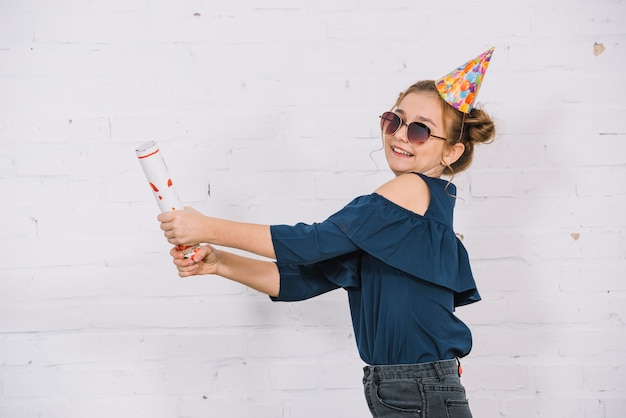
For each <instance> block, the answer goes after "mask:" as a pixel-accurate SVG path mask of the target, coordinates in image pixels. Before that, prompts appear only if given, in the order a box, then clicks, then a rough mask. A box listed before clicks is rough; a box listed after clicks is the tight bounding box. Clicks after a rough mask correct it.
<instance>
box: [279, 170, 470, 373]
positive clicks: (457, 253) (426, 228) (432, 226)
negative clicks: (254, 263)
mask: <svg viewBox="0 0 626 418" xmlns="http://www.w3.org/2000/svg"><path fill="white" fill-rule="evenodd" d="M419 176H420V177H421V178H422V179H424V181H425V182H426V184H427V185H428V187H429V189H430V194H431V197H430V204H429V207H428V210H427V211H426V213H425V214H424V215H423V216H421V215H418V214H416V213H414V212H411V211H409V210H407V209H405V208H403V207H401V206H399V205H397V204H395V203H393V202H391V201H389V200H387V199H386V198H384V197H382V196H381V195H379V194H376V193H373V194H370V195H366V196H360V197H357V198H356V199H354V200H353V201H352V202H350V203H349V204H348V205H346V206H345V207H344V208H343V209H341V210H340V211H339V212H337V213H335V214H334V215H332V216H331V217H330V218H328V219H327V220H326V221H324V222H321V223H314V224H311V225H307V224H302V223H300V224H297V225H294V226H287V225H273V226H271V235H272V241H273V244H274V250H275V253H276V264H277V266H278V269H279V272H280V294H279V295H278V297H276V298H272V299H273V300H277V301H297V300H303V299H308V298H311V297H314V296H317V295H320V294H322V293H325V292H328V291H330V290H333V289H337V288H340V287H342V288H344V289H346V290H347V292H348V298H349V302H350V311H351V314H352V325H353V327H354V332H355V337H356V342H357V345H358V349H359V354H360V356H361V358H362V359H363V361H364V362H366V363H368V364H371V365H378V364H413V363H424V362H431V361H437V360H448V359H452V358H455V357H463V356H465V355H467V354H468V353H469V351H470V349H471V346H472V336H471V333H470V330H469V328H468V327H467V326H466V325H465V324H464V323H463V322H462V321H461V320H459V319H458V318H457V317H456V316H455V315H454V309H455V307H457V306H461V305H466V304H470V303H473V302H477V301H479V300H480V295H479V294H478V290H477V289H476V283H475V282H474V278H473V276H472V271H471V268H470V264H469V259H468V255H467V252H466V251H465V248H464V247H463V244H462V243H461V242H460V241H459V240H458V238H457V237H456V235H455V233H454V231H453V229H452V216H453V210H454V203H455V198H454V197H453V196H454V194H455V193H456V187H455V186H454V185H453V184H451V183H448V182H447V181H445V180H441V179H435V178H431V177H427V176H424V175H422V174H419Z"/></svg>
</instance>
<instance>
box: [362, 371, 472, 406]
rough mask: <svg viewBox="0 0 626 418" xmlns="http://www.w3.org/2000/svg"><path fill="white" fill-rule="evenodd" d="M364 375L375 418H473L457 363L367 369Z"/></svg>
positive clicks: (368, 402) (366, 397)
mask: <svg viewBox="0 0 626 418" xmlns="http://www.w3.org/2000/svg"><path fill="white" fill-rule="evenodd" d="M363 372H364V376H363V386H364V389H365V399H366V400H367V405H368V406H369V409H370V411H371V413H372V417H375V418H406V417H419V418H471V417H472V414H471V412H470V409H469V405H468V403H467V398H466V397H465V388H464V387H463V385H462V384H461V379H460V376H459V367H458V364H457V361H456V360H443V361H437V362H434V363H420V364H406V365H405V364H400V365H392V366H366V367H364V368H363Z"/></svg>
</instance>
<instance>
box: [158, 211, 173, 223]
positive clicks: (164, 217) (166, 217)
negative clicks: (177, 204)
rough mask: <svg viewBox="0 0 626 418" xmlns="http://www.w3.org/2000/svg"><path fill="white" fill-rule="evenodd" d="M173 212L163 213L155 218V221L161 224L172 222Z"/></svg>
mask: <svg viewBox="0 0 626 418" xmlns="http://www.w3.org/2000/svg"><path fill="white" fill-rule="evenodd" d="M174 216H175V215H174V211H169V212H163V213H160V214H159V216H157V220H158V221H159V222H161V223H163V222H172V221H173V220H174Z"/></svg>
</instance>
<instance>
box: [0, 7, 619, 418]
mask: <svg viewBox="0 0 626 418" xmlns="http://www.w3.org/2000/svg"><path fill="white" fill-rule="evenodd" d="M596 44H598V45H596ZM600 44H601V45H600ZM594 45H595V53H594ZM491 46H495V47H496V51H495V53H494V55H493V59H492V61H491V64H490V67H489V70H488V72H487V75H486V77H485V82H484V84H483V87H482V89H481V92H480V95H479V101H480V102H481V104H482V106H483V108H484V109H486V110H487V111H488V112H490V113H491V114H492V115H493V116H494V117H495V118H496V119H497V121H498V128H499V134H498V138H497V140H496V141H495V142H494V143H493V144H491V145H487V146H481V147H479V148H478V149H477V152H476V158H475V162H474V165H473V166H472V168H470V171H468V172H467V173H466V174H463V175H459V176H457V178H456V179H455V182H456V183H457V186H458V187H459V195H460V197H462V200H460V201H459V202H458V204H457V211H456V219H455V227H456V230H457V232H458V233H459V234H461V235H462V236H463V240H464V243H465V245H466V246H467V248H468V251H469V253H470V257H471V259H472V262H473V267H474V272H475V276H476V279H477V281H478V283H479V286H480V290H481V293H482V296H483V301H482V302H481V303H478V304H474V305H471V306H469V307H465V308H460V309H459V310H458V313H459V315H460V316H461V317H462V318H463V319H464V320H465V321H466V322H467V323H468V324H469V325H470V326H471V328H472V330H473V333H474V349H473V351H472V353H471V354H470V356H469V357H467V358H466V359H465V360H464V361H463V366H464V371H465V373H464V376H463V381H464V383H465V385H466V387H467V389H468V396H469V398H470V402H471V406H472V408H473V412H474V416H476V417H481V418H482V417H519V418H529V417H542V418H543V417H549V418H556V417H567V418H581V417H610V418H618V417H623V416H625V411H626V326H625V324H624V321H625V320H626V273H625V272H624V271H625V270H626V260H625V255H626V237H625V232H626V228H625V219H626V216H625V213H626V185H625V182H624V180H626V176H625V174H626V88H625V80H626V2H625V1H623V0H599V1H582V0H574V1H573V0H552V1H545V0H541V1H540V0H520V1H515V2H509V1H498V0H478V1H474V2H461V1H453V2H435V1H430V2H425V1H415V0H387V1H373V0H361V1H359V0H332V1H331V0H317V1H314V2H313V1H286V0H282V1H281V0H268V1H252V0H247V1H243V0H242V1H222V2H217V1H212V2H209V1H204V2H202V1H190V0H189V1H166V0H91V1H89V0H46V1H43V0H40V1H37V0H31V1H24V0H0V221H1V228H0V417H1V418H35V417H37V418H100V417H102V418H112V417H118V418H119V417H121V418H126V417H129V418H130V417H132V418H140V417H146V418H162V417H163V418H165V417H167V418H195V417H220V418H221V417H261V418H265V417H267V418H274V417H284V418H292V417H293V418H296V417H298V418H309V417H310V418H312V417H365V416H367V415H368V412H367V409H366V406H365V402H364V400H363V396H362V388H361V367H362V362H361V360H360V359H359V358H358V355H357V352H356V348H355V344H354V337H353V334H352V330H351V323H350V319H349V312H348V307H347V300H346V295H345V292H343V291H341V290H340V291H335V292H331V293H330V294H327V295H324V296H322V297H319V298H316V299H313V300H310V301H306V302H302V303H294V304H286V303H272V302H270V301H269V300H268V299H267V297H265V296H263V295H260V294H256V293H254V292H253V291H250V290H247V289H244V288H242V287H241V286H239V285H237V284H233V283H229V282H228V281H226V280H224V279H220V278H217V277H203V278H194V279H188V280H181V279H179V278H178V277H177V275H176V271H175V269H174V267H173V265H172V264H171V261H170V258H169V255H168V251H169V245H168V244H167V243H166V242H165V240H164V238H163V237H162V235H161V232H160V230H159V228H158V223H157V222H156V216H157V214H158V209H157V205H156V203H155V201H154V198H153V197H152V193H151V190H150V189H149V188H148V186H147V184H146V182H145V179H144V177H143V173H142V172H141V169H140V166H139V164H138V163H137V161H136V158H135V155H134V149H135V147H136V146H137V145H139V144H141V143H142V142H144V141H148V140H156V141H158V142H159V144H160V145H161V150H162V152H163V154H164V156H165V158H166V160H167V162H168V166H169V169H170V172H171V175H172V178H173V179H174V182H175V184H176V185H177V186H178V191H179V194H180V196H181V199H182V200H183V201H184V202H185V203H186V204H188V205H193V206H194V207H196V208H198V209H199V210H201V211H203V212H206V213H208V214H212V215H215V216H224V217H229V218H233V219H236V220H241V221H248V222H260V223H295V222H297V221H306V222H312V221H321V220H323V219H325V218H326V217H327V216H329V215H330V214H331V213H333V212H334V211H336V210H338V209H339V208H341V207H342V206H343V205H344V204H346V203H347V202H348V201H350V200H351V199H352V198H354V197H355V196H357V195H360V194H364V193H369V192H371V191H372V190H373V189H374V188H375V187H377V186H378V185H379V184H381V183H382V182H384V181H386V180H387V179H389V178H390V177H391V175H390V173H389V172H388V171H387V169H386V165H385V162H384V158H383V156H382V153H381V152H376V150H377V149H378V148H379V146H380V136H379V131H378V128H377V127H378V115H379V114H380V113H381V112H383V111H385V110H387V109H388V108H389V107H390V106H391V105H392V104H393V102H394V100H395V98H396V97H397V94H398V93H399V92H400V91H401V90H403V89H404V88H405V87H407V86H408V85H409V84H411V83H413V82H414V81H416V80H419V79H424V78H428V79H434V78H438V77H440V76H442V75H444V74H446V73H448V72H449V71H451V70H453V69H454V68H456V67H457V66H458V65H461V64H463V63H464V62H465V61H467V60H469V59H471V58H473V57H475V56H476V55H478V54H480V53H482V52H483V51H485V50H486V49H488V48H489V47H491ZM602 49H604V52H602V53H599V52H600V51H601V50H602ZM372 152H373V153H372ZM370 154H371V155H370ZM377 167H378V168H377Z"/></svg>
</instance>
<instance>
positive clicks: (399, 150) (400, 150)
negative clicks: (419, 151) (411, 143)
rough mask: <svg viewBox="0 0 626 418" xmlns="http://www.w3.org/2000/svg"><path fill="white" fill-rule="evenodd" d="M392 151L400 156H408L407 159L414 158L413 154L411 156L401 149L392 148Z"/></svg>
mask: <svg viewBox="0 0 626 418" xmlns="http://www.w3.org/2000/svg"><path fill="white" fill-rule="evenodd" d="M391 149H392V150H394V152H397V153H398V154H402V155H406V156H407V157H412V156H413V154H410V153H408V152H406V151H405V150H403V149H400V148H396V147H391Z"/></svg>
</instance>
